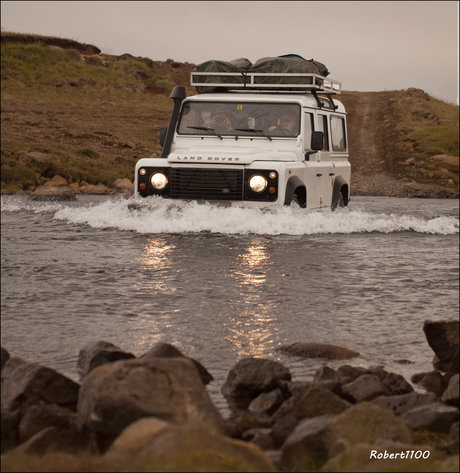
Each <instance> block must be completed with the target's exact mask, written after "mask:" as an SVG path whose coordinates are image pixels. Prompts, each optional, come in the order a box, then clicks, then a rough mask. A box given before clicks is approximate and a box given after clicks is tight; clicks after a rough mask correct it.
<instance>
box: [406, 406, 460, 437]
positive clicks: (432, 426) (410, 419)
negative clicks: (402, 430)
mask: <svg viewBox="0 0 460 473" xmlns="http://www.w3.org/2000/svg"><path fill="white" fill-rule="evenodd" d="M403 419H404V421H405V422H406V424H407V425H408V426H409V427H410V428H411V429H413V430H417V429H426V430H431V431H433V432H440V433H447V432H449V429H450V427H451V425H452V424H454V423H455V422H458V409H457V408H456V407H453V406H446V405H445V404H443V403H442V402H432V403H430V404H425V405H423V406H419V407H414V408H413V409H410V410H409V411H407V412H406V413H405V414H404V416H403Z"/></svg>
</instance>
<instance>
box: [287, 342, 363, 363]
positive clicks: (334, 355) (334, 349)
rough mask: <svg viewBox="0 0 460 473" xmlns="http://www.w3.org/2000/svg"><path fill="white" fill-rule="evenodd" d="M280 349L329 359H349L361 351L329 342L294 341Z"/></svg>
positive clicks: (304, 355)
mask: <svg viewBox="0 0 460 473" xmlns="http://www.w3.org/2000/svg"><path fill="white" fill-rule="evenodd" d="M278 350H280V351H282V352H283V353H286V354H288V355H292V356H301V357H304V358H327V359H329V360H347V359H349V358H354V357H356V356H359V353H358V352H356V351H353V350H349V349H348V348H343V347H339V346H337V345H328V344H327V343H301V342H298V343H293V344H292V345H287V346H282V347H279V348H278Z"/></svg>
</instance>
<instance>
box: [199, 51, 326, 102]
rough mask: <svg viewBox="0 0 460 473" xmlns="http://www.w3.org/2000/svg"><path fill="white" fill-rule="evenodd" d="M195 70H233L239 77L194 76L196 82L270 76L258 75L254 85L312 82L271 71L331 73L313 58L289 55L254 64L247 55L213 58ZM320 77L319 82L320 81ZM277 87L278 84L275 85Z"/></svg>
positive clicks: (239, 81) (206, 89)
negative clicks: (249, 76)
mask: <svg viewBox="0 0 460 473" xmlns="http://www.w3.org/2000/svg"><path fill="white" fill-rule="evenodd" d="M193 71H194V72H232V73H235V74H238V76H195V79H194V81H195V82H197V83H200V82H201V83H227V84H228V83H234V84H244V83H245V80H246V79H245V73H248V72H257V73H264V74H267V76H264V77H255V79H254V83H255V84H299V85H309V84H311V80H312V79H311V77H276V76H270V75H269V74H270V73H314V74H318V75H320V76H323V77H326V76H327V75H328V74H329V71H328V70H327V67H326V66H325V65H324V64H322V63H320V62H318V61H315V60H313V59H311V60H306V59H304V58H302V57H300V56H297V55H294V54H290V55H286V56H280V57H265V58H262V59H259V60H258V61H257V62H256V63H255V64H252V63H251V62H250V61H249V60H248V59H246V58H239V59H234V60H233V61H230V62H226V61H218V60H211V61H206V62H203V63H201V64H198V65H197V66H196V67H195V69H194V70H193ZM319 83H320V82H318V80H317V84H319ZM273 88H274V89H276V85H275V86H274V87H273ZM196 89H197V92H198V93H199V94H203V93H206V92H211V91H216V90H219V89H225V87H218V86H210V87H206V86H197V87H196ZM264 89H266V88H264Z"/></svg>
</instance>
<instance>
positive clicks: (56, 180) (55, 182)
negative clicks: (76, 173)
mask: <svg viewBox="0 0 460 473" xmlns="http://www.w3.org/2000/svg"><path fill="white" fill-rule="evenodd" d="M43 185H44V186H45V187H46V186H48V187H63V186H68V185H69V183H68V182H67V180H66V179H64V178H63V177H62V176H59V175H56V176H54V177H52V178H51V179H50V180H49V181H47V182H45V184H43Z"/></svg>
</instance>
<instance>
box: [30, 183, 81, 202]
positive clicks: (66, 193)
mask: <svg viewBox="0 0 460 473" xmlns="http://www.w3.org/2000/svg"><path fill="white" fill-rule="evenodd" d="M29 200H34V201H49V200H57V201H75V200H77V198H76V197H75V193H74V191H73V189H72V188H71V187H70V186H60V187H56V186H39V187H37V188H36V189H35V190H34V191H33V192H32V194H30V195H29Z"/></svg>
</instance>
